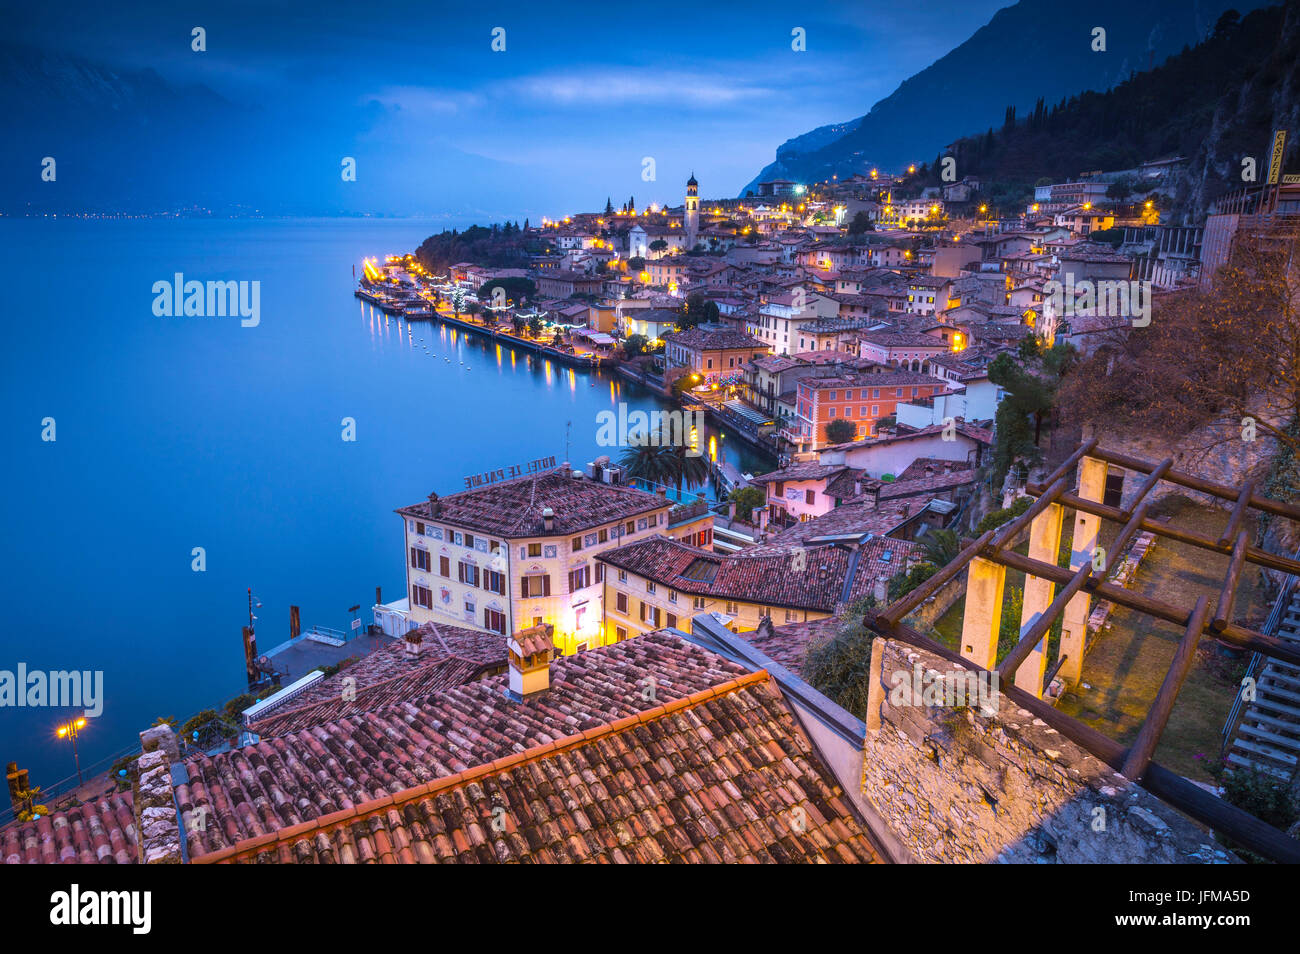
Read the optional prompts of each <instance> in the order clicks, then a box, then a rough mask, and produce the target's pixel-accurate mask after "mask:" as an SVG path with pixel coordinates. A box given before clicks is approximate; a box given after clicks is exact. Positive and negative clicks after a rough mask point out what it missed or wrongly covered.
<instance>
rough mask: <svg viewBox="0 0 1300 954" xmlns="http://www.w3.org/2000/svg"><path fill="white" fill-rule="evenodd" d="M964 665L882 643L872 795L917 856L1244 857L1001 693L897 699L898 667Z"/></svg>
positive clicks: (868, 756)
mask: <svg viewBox="0 0 1300 954" xmlns="http://www.w3.org/2000/svg"><path fill="white" fill-rule="evenodd" d="M918 663H919V664H920V665H921V666H922V672H928V671H930V670H936V671H937V672H939V673H952V672H958V671H959V670H958V668H957V667H956V666H955V664H953V663H951V662H949V661H948V660H945V659H942V658H940V657H938V656H934V655H931V654H929V653H925V652H922V651H920V650H917V649H914V648H912V647H910V646H907V645H905V644H902V643H898V642H895V641H892V640H887V639H884V638H877V639H875V640H873V644H872V671H873V677H872V685H871V698H870V702H869V704H868V712H867V733H866V741H865V746H864V752H863V756H864V757H863V777H862V791H863V795H864V797H865V798H866V799H867V800H868V801H870V802H871V804H872V806H873V807H874V808H875V809H876V811H877V812H878V813H879V814H880V816H881V817H882V818H883V819H884V821H885V823H886V824H888V826H889V827H890V829H891V830H892V831H893V832H894V833H895V834H896V835H897V837H898V838H899V839H900V841H901V842H902V843H903V844H904V845H905V846H906V848H907V849H908V850H909V851H910V852H912V853H913V854H914V855H915V857H916V858H917V859H918V860H919V861H925V862H936V863H964V862H1017V863H1019V862H1034V863H1044V862H1047V863H1062V864H1078V863H1090V862H1102V863H1121V864H1129V863H1146V864H1151V863H1209V862H1219V863H1222V862H1232V861H1236V860H1237V859H1236V857H1235V856H1233V855H1232V854H1231V853H1229V852H1227V851H1226V850H1224V849H1223V848H1221V847H1220V846H1218V845H1217V844H1215V843H1214V842H1213V840H1212V839H1211V838H1210V836H1209V834H1208V833H1207V832H1206V831H1204V830H1203V829H1201V828H1200V827H1198V826H1197V825H1195V824H1194V823H1192V822H1191V821H1189V820H1188V819H1186V818H1185V817H1184V816H1182V815H1181V814H1180V813H1178V812H1177V811H1175V810H1174V809H1173V808H1171V807H1170V806H1168V805H1166V804H1165V803H1164V802H1162V801H1160V800H1159V799H1157V798H1156V797H1155V796H1153V795H1151V794H1150V793H1148V792H1147V791H1145V790H1144V789H1142V788H1140V787H1138V786H1137V785H1134V784H1133V783H1131V782H1130V781H1128V780H1127V779H1126V778H1124V777H1123V776H1121V775H1120V774H1119V773H1118V772H1116V771H1115V770H1113V769H1112V768H1110V767H1109V766H1108V765H1106V764H1105V763H1104V762H1101V761H1100V760H1099V759H1096V758H1094V757H1093V756H1092V755H1090V754H1088V753H1087V752H1086V751H1084V750H1083V749H1081V748H1080V747H1079V746H1077V745H1075V744H1074V743H1072V742H1070V741H1069V740H1067V739H1065V738H1064V737H1063V736H1061V735H1060V733H1058V732H1057V731H1056V730H1055V729H1052V728H1051V727H1050V726H1048V725H1047V724H1046V723H1044V722H1043V721H1042V720H1040V719H1036V718H1034V717H1033V716H1032V715H1031V714H1030V713H1029V712H1027V711H1025V710H1023V709H1020V708H1019V707H1017V706H1016V705H1015V704H1014V703H1012V702H1011V701H1010V700H1009V699H1008V698H1007V697H1006V696H1005V695H1003V694H1001V693H1000V692H994V693H993V694H992V695H991V696H990V697H989V700H990V702H991V703H992V705H991V706H990V709H991V710H992V711H984V710H982V709H980V708H978V707H977V706H975V705H970V706H943V705H929V706H926V705H912V704H894V703H891V702H890V696H891V694H892V695H894V696H895V702H898V703H901V702H903V701H905V700H902V699H899V698H897V697H898V692H897V690H894V691H893V692H891V689H893V687H894V685H895V679H894V678H892V677H891V674H892V673H897V672H903V673H905V674H908V677H909V680H910V675H911V674H912V673H913V672H914V667H915V666H916V665H917V664H918Z"/></svg>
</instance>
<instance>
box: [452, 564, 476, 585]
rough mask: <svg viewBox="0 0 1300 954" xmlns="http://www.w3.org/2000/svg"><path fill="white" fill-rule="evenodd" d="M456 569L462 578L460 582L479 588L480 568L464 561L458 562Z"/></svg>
mask: <svg viewBox="0 0 1300 954" xmlns="http://www.w3.org/2000/svg"><path fill="white" fill-rule="evenodd" d="M456 567H457V572H458V574H459V577H460V581H461V582H462V583H468V584H469V585H470V586H478V584H479V572H478V567H476V566H475V565H474V564H473V563H466V562H465V561H464V560H460V561H458V562H457V564H456Z"/></svg>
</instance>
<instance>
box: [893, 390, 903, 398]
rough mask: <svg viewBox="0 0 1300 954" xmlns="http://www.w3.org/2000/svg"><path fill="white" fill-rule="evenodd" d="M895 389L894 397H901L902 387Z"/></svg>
mask: <svg viewBox="0 0 1300 954" xmlns="http://www.w3.org/2000/svg"><path fill="white" fill-rule="evenodd" d="M895 390H897V392H898V394H897V395H896V397H902V396H903V389H902V388H896V389H895Z"/></svg>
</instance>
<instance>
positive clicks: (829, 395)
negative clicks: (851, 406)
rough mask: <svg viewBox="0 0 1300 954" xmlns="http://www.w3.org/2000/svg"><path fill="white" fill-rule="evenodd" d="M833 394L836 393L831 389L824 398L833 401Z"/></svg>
mask: <svg viewBox="0 0 1300 954" xmlns="http://www.w3.org/2000/svg"><path fill="white" fill-rule="evenodd" d="M835 394H836V392H835V391H831V392H830V393H829V394H827V395H826V400H828V401H834V400H835Z"/></svg>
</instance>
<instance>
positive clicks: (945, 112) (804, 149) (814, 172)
mask: <svg viewBox="0 0 1300 954" xmlns="http://www.w3.org/2000/svg"><path fill="white" fill-rule="evenodd" d="M1264 5H1265V4H1264V3H1263V2H1259V0H1243V2H1236V3H1233V2H1230V0H1147V2H1144V3H1132V2H1131V0H1093V2H1090V3H1087V4H1063V3H1060V2H1059V0H1020V2H1018V3H1016V4H1015V5H1014V6H1010V7H1006V8H1004V9H1002V10H999V11H998V12H997V13H995V14H994V15H993V18H992V19H991V20H989V22H988V23H987V24H985V25H984V26H982V27H980V29H979V30H977V31H976V32H975V33H974V35H972V36H971V38H970V39H968V40H967V41H966V42H964V43H962V44H961V45H960V46H958V47H957V48H956V49H954V50H952V51H951V52H949V53H948V54H946V55H945V56H943V57H942V58H940V59H938V60H936V61H935V62H934V63H932V64H931V65H930V66H928V67H926V68H925V69H924V70H922V71H921V72H919V73H917V74H916V75H914V76H912V77H910V78H909V79H907V80H905V81H904V82H903V83H902V84H901V85H900V86H899V87H898V89H896V90H895V91H894V92H893V93H891V94H890V95H889V96H887V97H885V98H884V99H882V100H881V101H880V102H878V103H876V104H875V105H874V106H872V107H871V111H870V112H868V113H867V114H866V115H865V116H861V117H859V118H858V119H856V120H852V121H851V122H848V123H842V124H839V125H843V126H844V127H846V131H845V133H844V135H842V136H838V137H836V138H835V139H833V140H832V141H830V142H826V143H824V144H821V140H822V139H823V137H824V135H825V131H826V130H829V129H833V128H835V127H827V126H823V127H820V128H819V129H815V130H813V131H812V132H810V133H806V134H805V135H804V136H799V137H796V138H795V139H791V140H789V141H788V142H786V143H785V144H784V145H782V147H781V148H780V149H778V150H777V158H776V161H775V162H773V163H771V164H769V165H768V166H766V167H765V168H764V169H763V170H762V171H761V172H760V173H759V174H758V175H757V176H755V177H754V180H753V181H752V182H750V183H749V184H748V185H746V186H745V188H744V189H742V190H741V195H744V193H745V192H746V191H748V190H751V189H754V188H755V186H756V184H757V183H758V182H761V181H765V180H768V179H775V178H784V179H794V180H795V181H802V182H810V181H815V180H821V179H827V178H830V176H831V175H832V174H835V175H840V176H849V175H853V174H855V173H861V172H866V171H868V170H869V169H871V168H872V167H874V166H879V167H881V168H885V169H891V170H894V169H899V168H901V167H903V166H906V165H907V164H908V163H910V162H917V163H919V162H924V161H929V160H930V159H932V158H933V157H934V156H935V154H936V153H937V152H938V151H939V150H941V149H942V148H944V146H945V145H947V144H948V143H950V142H952V140H953V139H954V138H956V137H957V136H959V135H961V134H964V133H974V132H977V131H982V130H984V129H985V128H987V127H989V126H998V125H1001V124H1002V121H1003V118H1004V115H1005V113H1006V110H1007V107H1008V106H1015V107H1016V108H1017V111H1018V112H1020V113H1021V114H1023V113H1024V112H1025V111H1027V110H1029V109H1031V108H1032V107H1033V105H1034V103H1035V102H1036V101H1037V100H1038V99H1039V98H1044V99H1046V100H1047V101H1048V102H1056V101H1058V100H1060V99H1062V98H1064V97H1069V96H1071V95H1075V94H1077V93H1080V92H1082V91H1084V90H1107V89H1110V88H1111V87H1112V86H1115V85H1116V84H1118V83H1120V82H1122V81H1124V80H1125V79H1127V78H1128V77H1129V76H1130V75H1131V74H1133V73H1135V72H1137V71H1140V70H1146V69H1149V68H1150V67H1151V66H1153V65H1154V64H1156V63H1160V62H1163V61H1164V60H1165V59H1166V58H1167V57H1169V56H1171V55H1172V54H1174V53H1177V52H1179V51H1180V50H1182V49H1183V48H1184V47H1187V46H1192V45H1195V44H1196V43H1198V42H1199V41H1200V40H1202V39H1203V38H1205V37H1206V36H1208V35H1209V34H1210V32H1211V31H1212V30H1213V28H1214V25H1215V23H1216V22H1217V21H1218V19H1219V17H1220V16H1221V15H1222V14H1223V13H1224V11H1226V10H1228V9H1230V8H1234V9H1237V10H1239V11H1242V12H1246V11H1249V10H1253V9H1255V8H1257V7H1260V6H1264ZM1097 27H1101V28H1102V29H1104V30H1105V31H1106V33H1105V43H1106V49H1105V51H1104V52H1094V51H1093V49H1092V46H1093V31H1094V29H1095V28H1097ZM918 28H920V29H923V28H924V25H923V24H918ZM805 139H806V140H807V142H804V140H805Z"/></svg>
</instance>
